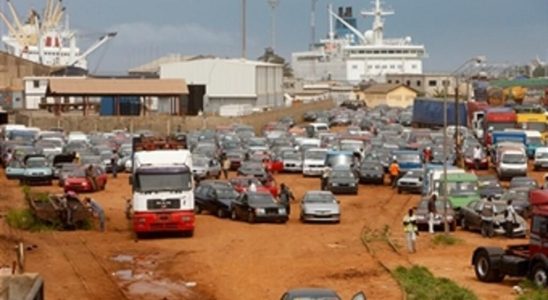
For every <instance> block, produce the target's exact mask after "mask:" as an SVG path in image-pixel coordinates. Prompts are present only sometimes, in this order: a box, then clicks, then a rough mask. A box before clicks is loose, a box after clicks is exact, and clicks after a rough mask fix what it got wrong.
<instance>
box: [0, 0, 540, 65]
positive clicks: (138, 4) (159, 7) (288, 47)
mask: <svg viewBox="0 0 548 300" xmlns="http://www.w3.org/2000/svg"><path fill="white" fill-rule="evenodd" d="M0 1H1V2H2V5H1V8H2V9H4V8H5V6H6V5H5V2H4V1H5V0H0ZM310 1H311V0H279V6H278V9H277V10H276V22H277V39H276V40H277V42H276V48H275V50H276V52H277V53H279V54H281V55H282V56H283V57H285V58H286V60H290V59H291V53H292V52H296V51H303V50H306V49H307V48H308V44H309V42H310V25H309V24H310V20H309V16H310ZM12 2H13V3H15V4H16V7H17V9H18V12H19V14H21V15H26V14H27V11H28V9H29V8H30V7H34V8H35V9H37V10H42V9H43V8H44V6H45V2H46V1H45V0H14V1H12ZM63 3H64V4H65V6H66V7H67V11H68V13H69V16H70V23H71V27H73V29H76V30H78V32H79V34H80V38H81V40H80V42H79V44H80V47H81V48H85V46H86V45H89V44H90V43H92V42H93V39H96V38H98V37H99V35H100V34H101V33H105V32H110V31H116V32H118V36H117V37H116V38H115V39H114V40H112V41H111V42H110V43H109V44H108V45H107V46H104V47H103V48H101V49H100V50H98V51H97V52H95V53H94V54H93V55H92V56H91V57H90V67H89V69H90V71H91V72H94V73H103V74H104V73H112V74H120V73H124V72H126V71H127V70H128V69H129V68H131V67H134V66H138V65H140V64H142V63H146V62H148V61H151V60H153V59H155V58H157V57H160V56H162V55H165V54H169V53H180V54H188V55H190V54H212V55H217V56H221V57H239V56H240V54H241V32H240V31H241V29H240V28H241V26H240V24H241V0H148V1H145V0H64V2H63ZM247 3H248V8H247V11H248V20H247V32H248V34H247V36H248V50H247V52H248V58H257V57H258V56H260V55H261V54H262V53H263V52H264V49H265V48H266V47H268V46H270V40H271V38H270V36H271V35H270V28H271V25H270V16H271V10H270V7H269V6H268V3H267V0H247ZM329 3H331V4H333V6H334V7H337V6H353V7H354V13H355V14H356V13H357V12H358V11H361V10H362V9H366V8H370V7H371V5H372V4H371V2H370V1H369V0H366V1H364V0H330V1H329V0H318V3H317V33H316V36H317V37H318V38H320V37H325V36H326V35H327V31H328V18H327V5H328V4H329ZM385 4H386V6H387V7H389V8H391V9H393V10H394V11H395V12H396V14H395V15H393V16H389V17H387V19H386V22H385V37H388V38H390V37H405V36H411V37H412V38H413V41H414V42H415V43H420V44H424V45H425V46H426V50H427V52H428V58H427V59H425V60H424V69H425V71H451V70H454V69H455V68H457V67H458V66H459V65H460V64H461V63H462V62H464V61H466V60H468V59H469V58H471V57H474V56H477V55H485V56H486V57H487V61H488V62H491V63H510V64H522V63H528V62H530V61H531V60H532V59H534V58H535V57H537V56H538V57H540V58H541V59H542V60H548V1H547V0H520V1H516V0H386V1H385ZM371 22H372V19H371V18H370V17H369V18H367V19H365V18H362V17H361V16H360V17H359V20H358V27H359V29H360V30H361V31H365V30H368V29H369V28H370V27H371ZM2 27H3V26H2ZM2 30H3V32H4V29H3V28H2Z"/></svg>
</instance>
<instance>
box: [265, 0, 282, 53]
mask: <svg viewBox="0 0 548 300" xmlns="http://www.w3.org/2000/svg"><path fill="white" fill-rule="evenodd" d="M267 1H268V5H270V9H271V10H272V11H271V13H272V16H271V18H272V19H271V24H270V25H271V26H272V28H271V31H270V34H271V36H270V38H271V42H270V47H271V48H272V50H274V48H276V8H277V7H278V4H280V0H267Z"/></svg>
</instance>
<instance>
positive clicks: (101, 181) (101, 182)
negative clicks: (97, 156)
mask: <svg viewBox="0 0 548 300" xmlns="http://www.w3.org/2000/svg"><path fill="white" fill-rule="evenodd" d="M95 178H97V179H96V180H97V186H98V187H99V188H101V187H103V186H105V184H106V183H107V175H106V173H104V172H103V171H102V170H101V169H100V168H99V167H95Z"/></svg>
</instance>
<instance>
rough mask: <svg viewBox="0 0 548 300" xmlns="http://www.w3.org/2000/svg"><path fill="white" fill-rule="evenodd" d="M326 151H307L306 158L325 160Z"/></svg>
mask: <svg viewBox="0 0 548 300" xmlns="http://www.w3.org/2000/svg"><path fill="white" fill-rule="evenodd" d="M326 154H327V153H326V152H325V151H306V152H305V154H304V158H305V159H318V160H324V159H325V156H326Z"/></svg>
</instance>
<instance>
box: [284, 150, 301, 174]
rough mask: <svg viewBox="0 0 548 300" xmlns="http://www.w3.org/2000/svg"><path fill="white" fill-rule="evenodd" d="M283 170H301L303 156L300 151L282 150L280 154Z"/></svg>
mask: <svg viewBox="0 0 548 300" xmlns="http://www.w3.org/2000/svg"><path fill="white" fill-rule="evenodd" d="M282 163H283V165H284V172H299V173H300V172H302V171H303V156H302V154H301V153H300V152H284V153H283V154H282Z"/></svg>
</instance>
